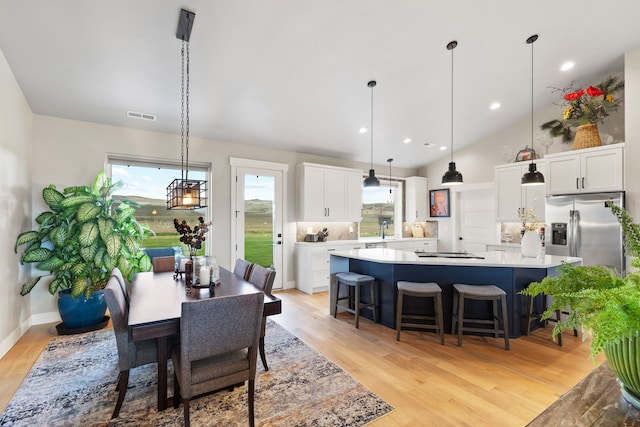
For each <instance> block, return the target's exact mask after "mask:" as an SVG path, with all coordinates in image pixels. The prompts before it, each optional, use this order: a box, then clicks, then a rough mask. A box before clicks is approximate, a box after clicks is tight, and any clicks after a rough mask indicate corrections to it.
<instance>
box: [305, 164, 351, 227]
mask: <svg viewBox="0 0 640 427" xmlns="http://www.w3.org/2000/svg"><path fill="white" fill-rule="evenodd" d="M361 184H362V171H360V170H357V169H347V168H339V167H333V166H324V165H316V164H311V163H302V164H299V165H298V221H334V222H351V221H356V222H357V221H359V220H360V217H361V211H362V190H361V188H362V187H361Z"/></svg>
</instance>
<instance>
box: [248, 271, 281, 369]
mask: <svg viewBox="0 0 640 427" xmlns="http://www.w3.org/2000/svg"><path fill="white" fill-rule="evenodd" d="M275 278H276V272H275V271H274V270H271V269H270V268H264V267H262V266H261V265H258V264H254V265H253V268H252V270H251V274H250V276H249V282H251V283H253V285H254V286H255V287H256V288H258V289H260V290H261V291H262V292H264V293H265V294H267V295H271V289H272V288H273V281H274V280H275ZM266 326H267V319H266V318H263V319H262V329H261V331H260V346H259V350H260V360H261V361H262V366H264V370H265V371H268V370H269V366H268V365H267V357H266V355H265V351H264V336H265V332H266Z"/></svg>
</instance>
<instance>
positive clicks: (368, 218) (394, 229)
mask: <svg viewBox="0 0 640 427" xmlns="http://www.w3.org/2000/svg"><path fill="white" fill-rule="evenodd" d="M402 188H403V187H402V182H401V181H391V183H390V184H381V185H380V187H363V188H362V220H361V221H360V237H378V236H380V235H381V234H382V227H383V226H384V227H385V234H386V235H389V236H397V237H400V236H402V212H403V211H402V201H403V198H402ZM385 223H386V224H385Z"/></svg>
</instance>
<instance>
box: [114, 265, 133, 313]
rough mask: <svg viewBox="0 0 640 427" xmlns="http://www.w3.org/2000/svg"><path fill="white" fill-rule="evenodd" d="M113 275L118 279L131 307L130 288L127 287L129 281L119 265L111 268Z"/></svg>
mask: <svg viewBox="0 0 640 427" xmlns="http://www.w3.org/2000/svg"><path fill="white" fill-rule="evenodd" d="M111 277H115V278H116V279H117V280H118V284H119V285H120V289H122V294H123V295H124V299H125V301H126V302H127V307H129V288H128V287H127V282H126V281H125V280H124V276H123V275H122V272H121V271H120V269H119V268H118V267H114V268H113V270H111Z"/></svg>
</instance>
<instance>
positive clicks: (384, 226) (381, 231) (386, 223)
mask: <svg viewBox="0 0 640 427" xmlns="http://www.w3.org/2000/svg"><path fill="white" fill-rule="evenodd" d="M385 228H387V229H389V223H388V222H387V221H382V224H380V234H382V238H383V239H384V229H385Z"/></svg>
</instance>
